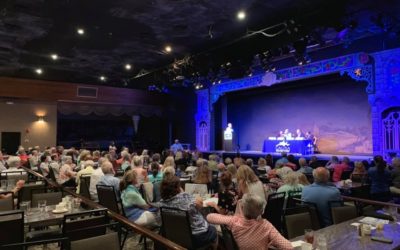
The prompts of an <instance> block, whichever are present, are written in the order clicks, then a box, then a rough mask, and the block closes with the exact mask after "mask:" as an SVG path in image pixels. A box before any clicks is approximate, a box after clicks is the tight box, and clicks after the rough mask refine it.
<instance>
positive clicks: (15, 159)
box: [7, 156, 21, 168]
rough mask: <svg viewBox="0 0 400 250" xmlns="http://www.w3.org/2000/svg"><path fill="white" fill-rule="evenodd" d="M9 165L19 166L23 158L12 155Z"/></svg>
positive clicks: (8, 161) (11, 166)
mask: <svg viewBox="0 0 400 250" xmlns="http://www.w3.org/2000/svg"><path fill="white" fill-rule="evenodd" d="M7 165H8V167H9V168H18V167H19V166H20V165H21V159H20V158H19V157H18V156H10V157H9V158H8V160H7Z"/></svg>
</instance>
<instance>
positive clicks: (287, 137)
mask: <svg viewBox="0 0 400 250" xmlns="http://www.w3.org/2000/svg"><path fill="white" fill-rule="evenodd" d="M282 137H284V138H286V139H291V138H292V133H290V132H289V129H285V130H284V131H283V134H282Z"/></svg>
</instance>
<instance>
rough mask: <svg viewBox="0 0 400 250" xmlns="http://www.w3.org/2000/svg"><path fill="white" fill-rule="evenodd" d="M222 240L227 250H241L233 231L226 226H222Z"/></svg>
mask: <svg viewBox="0 0 400 250" xmlns="http://www.w3.org/2000/svg"><path fill="white" fill-rule="evenodd" d="M221 231H222V240H223V242H224V245H225V249H229V250H239V247H238V245H237V243H236V241H235V238H234V237H233V234H232V231H231V230H229V228H228V227H227V226H226V225H221Z"/></svg>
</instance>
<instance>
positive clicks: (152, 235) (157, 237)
mask: <svg viewBox="0 0 400 250" xmlns="http://www.w3.org/2000/svg"><path fill="white" fill-rule="evenodd" d="M22 168H23V169H25V170H26V171H27V172H28V173H30V174H32V175H34V176H36V177H38V178H40V179H43V180H44V181H46V182H47V183H48V184H49V185H50V186H52V187H54V188H59V189H62V190H63V191H64V192H65V193H68V194H70V195H72V196H74V197H77V198H80V199H81V200H82V201H83V203H85V204H86V205H88V206H89V207H91V208H105V207H103V206H101V205H99V204H98V203H96V202H94V201H92V200H90V199H88V198H86V197H83V196H81V195H79V194H76V193H75V192H73V191H71V190H68V189H66V188H63V187H62V186H61V185H59V184H58V183H56V182H54V181H52V180H50V179H48V178H47V177H44V176H43V175H41V174H39V173H37V172H35V171H33V170H31V169H29V168H26V167H22ZM108 214H109V216H110V217H111V218H112V219H114V220H115V221H118V222H121V223H123V224H124V225H125V226H127V227H129V228H130V229H132V231H134V232H136V233H138V234H140V235H143V236H145V237H146V238H149V239H151V240H153V241H154V242H157V243H158V244H160V245H162V246H164V247H166V248H167V249H175V250H184V249H185V248H184V247H181V246H180V245H178V244H176V243H174V242H172V241H170V240H168V239H166V238H164V237H162V236H161V235H159V234H157V233H154V232H153V231H151V230H149V229H147V228H145V227H142V226H139V225H137V224H135V223H133V222H132V221H130V220H129V219H128V218H126V217H124V216H122V215H120V214H118V213H115V212H113V211H110V210H108Z"/></svg>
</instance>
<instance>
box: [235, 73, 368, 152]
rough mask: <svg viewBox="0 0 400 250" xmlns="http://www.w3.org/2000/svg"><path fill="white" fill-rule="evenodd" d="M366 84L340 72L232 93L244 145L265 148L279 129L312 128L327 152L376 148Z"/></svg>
mask: <svg viewBox="0 0 400 250" xmlns="http://www.w3.org/2000/svg"><path fill="white" fill-rule="evenodd" d="M365 87H366V84H365V83H360V82H358V83H357V82H354V81H353V80H351V79H349V78H347V77H340V76H337V75H331V76H324V77H318V78H314V79H308V80H305V81H298V82H293V83H286V84H285V85H282V86H279V85H276V86H273V87H270V88H263V89H256V90H250V91H243V92H238V93H231V94H229V95H228V122H232V123H233V126H234V129H235V131H236V135H237V138H238V143H239V144H240V146H241V150H262V145H263V140H264V139H267V138H268V137H269V136H276V135H277V134H278V132H279V130H284V129H285V128H288V129H289V130H290V131H292V132H294V131H295V130H296V129H297V128H300V129H301V130H303V131H312V132H313V133H314V134H315V135H316V136H317V137H318V138H319V141H318V147H319V149H320V151H321V152H322V153H332V154H341V153H371V152H372V139H371V137H372V136H371V117H370V106H369V104H368V98H367V94H366V92H365Z"/></svg>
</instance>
